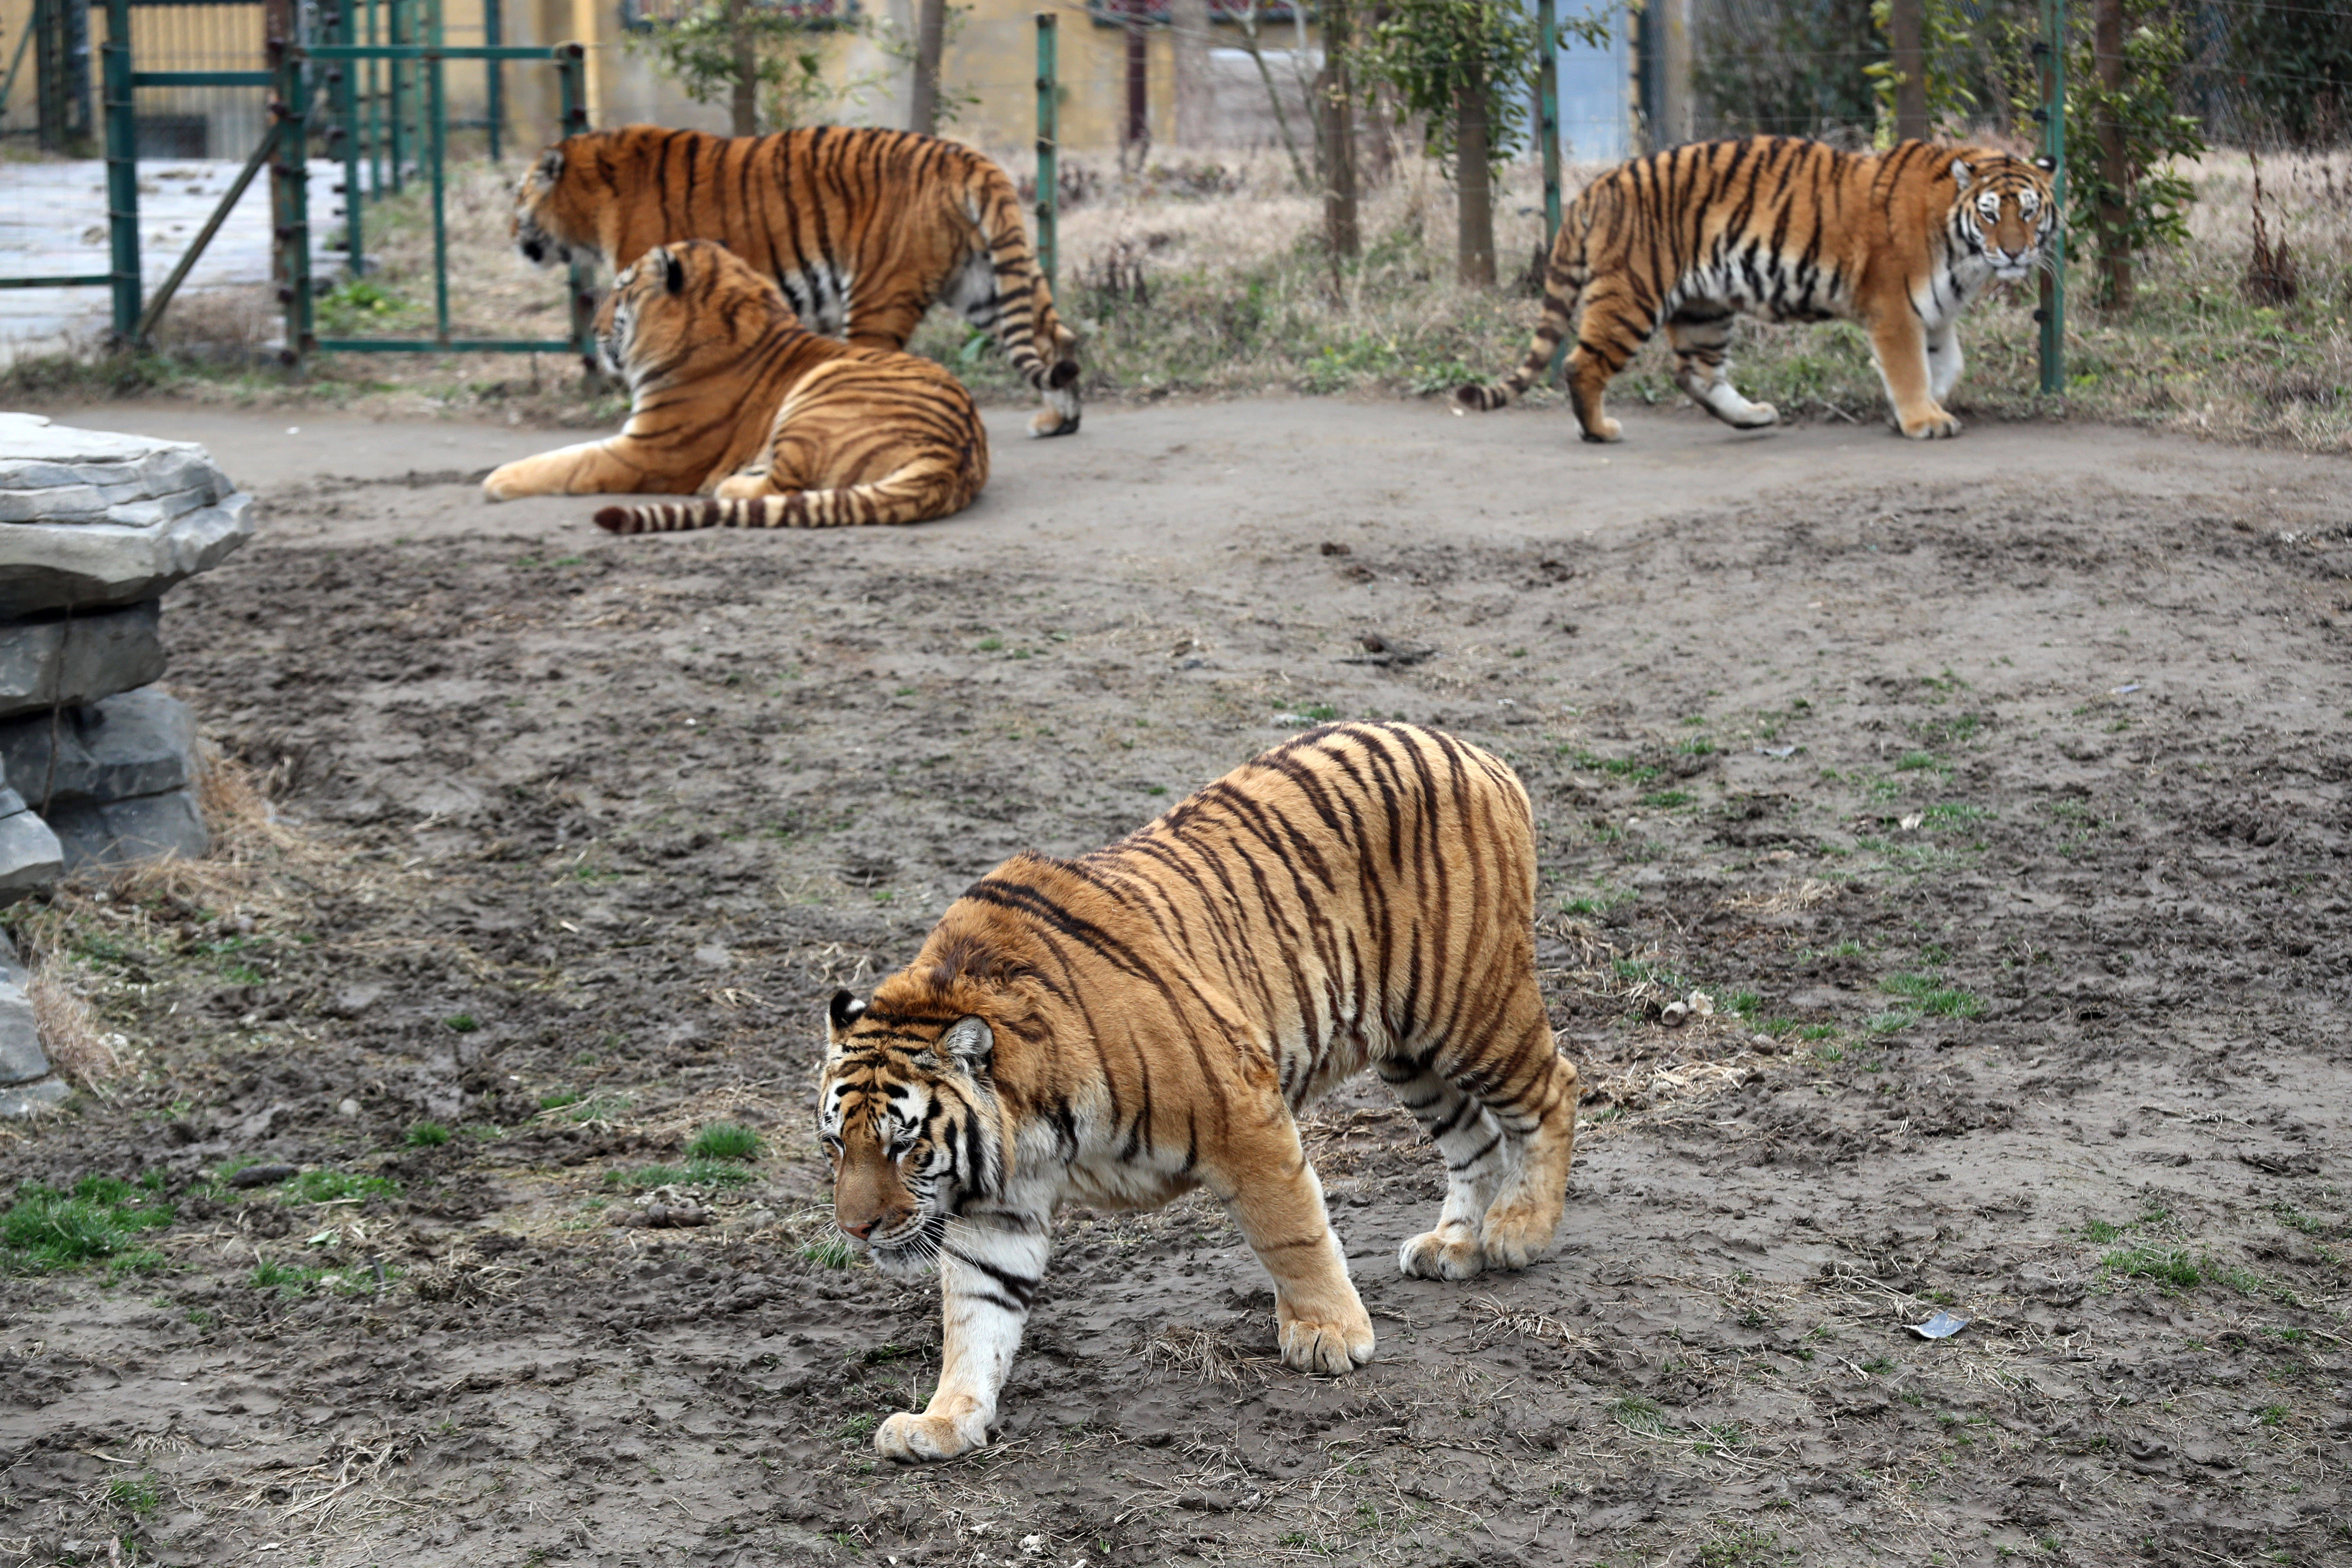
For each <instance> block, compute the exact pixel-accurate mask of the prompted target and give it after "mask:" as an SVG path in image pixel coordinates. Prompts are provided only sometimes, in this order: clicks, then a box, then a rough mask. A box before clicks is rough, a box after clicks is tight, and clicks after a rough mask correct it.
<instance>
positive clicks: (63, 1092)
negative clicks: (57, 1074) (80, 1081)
mask: <svg viewBox="0 0 2352 1568" xmlns="http://www.w3.org/2000/svg"><path fill="white" fill-rule="evenodd" d="M72 1095H73V1088H72V1086H71V1085H69V1084H68V1083H67V1082H66V1081H65V1080H64V1079H55V1078H49V1079H42V1080H41V1081H40V1082H38V1083H27V1084H21V1085H19V1086H17V1087H16V1088H15V1089H0V1117H24V1116H37V1115H39V1114H40V1113H41V1112H42V1111H44V1110H56V1109H57V1108H58V1106H60V1105H63V1104H64V1103H65V1102H66V1101H67V1100H68V1099H70V1098H71V1097H72Z"/></svg>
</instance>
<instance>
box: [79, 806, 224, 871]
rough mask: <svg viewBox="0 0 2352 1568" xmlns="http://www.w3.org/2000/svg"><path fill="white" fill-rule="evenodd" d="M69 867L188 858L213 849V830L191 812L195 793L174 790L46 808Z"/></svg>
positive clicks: (117, 864)
mask: <svg viewBox="0 0 2352 1568" xmlns="http://www.w3.org/2000/svg"><path fill="white" fill-rule="evenodd" d="M49 826H51V827H54V828H55V829H57V835H58V842H59V844H60V845H62V846H63V847H64V850H65V863H66V869H67V870H68V871H79V870H81V869H82V868H85V867H90V866H129V865H131V864H134V863H135V862H137V861H141V860H155V859H160V858H163V857H164V856H166V855H176V856H178V857H179V858H182V859H183V860H193V859H194V858H197V857H198V856H200V855H202V854H203V853H204V852H205V850H207V849H209V848H211V847H212V843H213V839H212V834H211V833H210V832H209V831H208V830H207V829H206V828H205V819H204V817H203V816H202V815H201V814H199V813H198V812H197V810H196V797H195V793H194V791H192V790H184V789H175V790H172V791H169V792H167V793H165V794H163V795H134V796H133V797H131V799H129V800H108V801H92V800H76V801H66V802H61V803H59V804H58V805H53V806H51V807H50V808H49Z"/></svg>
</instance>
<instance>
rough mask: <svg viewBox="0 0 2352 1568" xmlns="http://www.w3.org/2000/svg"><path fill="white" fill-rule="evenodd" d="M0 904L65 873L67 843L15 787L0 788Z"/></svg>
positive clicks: (50, 881)
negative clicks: (60, 840) (1, 811)
mask: <svg viewBox="0 0 2352 1568" xmlns="http://www.w3.org/2000/svg"><path fill="white" fill-rule="evenodd" d="M10 805H14V806H15V807H16V809H15V810H13V811H8V812H6V813H5V815H0V905H6V904H13V903H15V902H16V900H18V899H21V898H24V897H26V895H28V894H31V893H37V892H39V891H40V890H41V889H43V888H46V887H47V886H49V885H50V884H51V883H53V882H55V881H56V880H57V879H58V878H60V877H62V876H64V875H65V874H66V852H65V847H64V846H63V845H62V844H59V843H58V836H57V833H56V831H55V830H54V829H53V828H51V827H50V826H49V825H48V824H47V823H46V822H43V821H42V820H41V819H40V818H39V817H37V816H34V815H33V814H32V813H31V812H30V811H27V810H26V809H25V803H24V800H23V799H22V797H20V796H19V795H17V794H16V791H15V790H13V789H0V807H6V806H10Z"/></svg>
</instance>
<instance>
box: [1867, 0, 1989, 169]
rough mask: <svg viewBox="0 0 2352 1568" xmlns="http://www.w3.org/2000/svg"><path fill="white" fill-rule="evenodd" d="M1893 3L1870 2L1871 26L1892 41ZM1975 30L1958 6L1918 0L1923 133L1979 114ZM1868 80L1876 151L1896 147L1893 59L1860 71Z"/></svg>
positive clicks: (1953, 0)
mask: <svg viewBox="0 0 2352 1568" xmlns="http://www.w3.org/2000/svg"><path fill="white" fill-rule="evenodd" d="M1894 13H1895V6H1894V3H1893V0H1871V7H1870V21H1871V26H1874V27H1876V28H1877V29H1878V31H1879V34H1880V36H1881V37H1890V36H1891V31H1892V27H1893V25H1894ZM1976 36H1977V29H1976V26H1975V24H1974V23H1973V22H1972V21H1971V20H1970V18H1969V15H1968V13H1967V12H1965V11H1964V10H1962V9H1961V7H1960V4H1959V0H1919V42H1920V51H1919V52H1920V54H1921V55H1922V57H1924V60H1925V64H1926V67H1927V127H1928V133H1929V134H1930V135H1934V134H1937V133H1938V132H1947V131H1950V130H1955V129H1958V128H1960V127H1964V126H1966V125H1967V124H1968V122H1969V119H1970V117H1971V116H1973V115H1974V114H1975V112H1976V110H1977V105H1978V102H1979V99H1978V96H1977V85H1978V79H1977V77H1976V74H1975V72H1973V71H1972V70H1970V69H1969V67H1970V66H1971V65H1972V64H1973V63H1974V58H1973V57H1974V55H1975V52H1976ZM1862 74H1863V75H1864V76H1866V77H1868V78H1869V79H1870V95H1871V99H1872V101H1873V103H1874V106H1875V108H1876V110H1877V118H1878V129H1877V132H1876V133H1875V135H1874V137H1873V141H1874V142H1875V144H1876V145H1877V147H1878V148H1879V150H1880V151H1882V152H1884V151H1885V149H1887V148H1889V147H1892V146H1894V145H1895V88H1896V85H1897V84H1898V82H1899V81H1900V79H1901V78H1902V74H1903V73H1902V72H1900V71H1898V70H1896V69H1895V62H1894V60H1892V59H1884V60H1874V61H1872V62H1871V63H1870V64H1869V65H1866V66H1864V67H1863V68H1862Z"/></svg>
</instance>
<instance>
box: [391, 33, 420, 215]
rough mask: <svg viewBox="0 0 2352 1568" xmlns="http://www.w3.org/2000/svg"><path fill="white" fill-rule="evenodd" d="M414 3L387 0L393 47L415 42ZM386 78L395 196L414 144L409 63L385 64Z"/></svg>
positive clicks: (394, 59)
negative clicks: (411, 10)
mask: <svg viewBox="0 0 2352 1568" xmlns="http://www.w3.org/2000/svg"><path fill="white" fill-rule="evenodd" d="M412 3H413V0H384V6H385V10H384V41H385V42H387V43H392V44H413V43H415V42H416V38H415V28H414V27H412V26H410V23H411V20H412V18H411V16H410V7H411V5H412ZM384 78H385V84H386V91H387V94H388V101H387V102H386V103H385V105H384V133H385V138H386V141H387V142H388V143H389V144H388V145H387V146H386V147H385V149H384V152H385V158H386V162H388V163H390V164H391V165H392V193H393V195H399V194H400V189H401V186H402V185H403V184H404V183H405V181H404V172H403V169H402V165H403V164H404V163H405V162H406V161H407V157H408V151H409V148H410V146H411V145H412V143H411V142H410V140H409V136H408V115H409V101H408V100H409V99H410V98H412V97H413V96H415V95H414V94H412V93H411V92H409V91H408V90H407V86H408V63H407V62H406V61H404V60H402V59H400V58H397V57H394V58H392V59H390V60H387V61H385V62H384Z"/></svg>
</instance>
